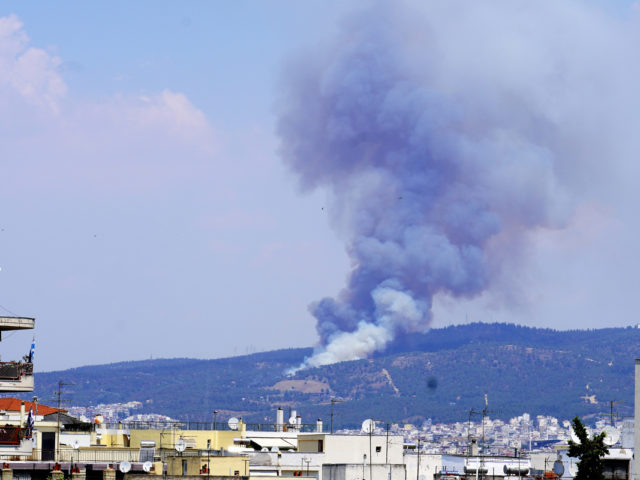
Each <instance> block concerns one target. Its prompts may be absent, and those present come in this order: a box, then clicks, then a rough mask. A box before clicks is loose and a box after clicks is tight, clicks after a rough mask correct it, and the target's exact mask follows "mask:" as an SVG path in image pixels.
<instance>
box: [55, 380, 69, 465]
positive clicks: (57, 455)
mask: <svg viewBox="0 0 640 480" xmlns="http://www.w3.org/2000/svg"><path fill="white" fill-rule="evenodd" d="M69 385H73V383H64V382H63V381H62V380H59V381H58V390H56V391H55V392H54V393H55V394H56V396H57V398H58V402H57V406H58V411H57V412H56V418H57V419H58V434H57V435H56V461H59V460H60V432H61V430H62V429H61V428H60V407H61V405H62V387H66V386H69Z"/></svg>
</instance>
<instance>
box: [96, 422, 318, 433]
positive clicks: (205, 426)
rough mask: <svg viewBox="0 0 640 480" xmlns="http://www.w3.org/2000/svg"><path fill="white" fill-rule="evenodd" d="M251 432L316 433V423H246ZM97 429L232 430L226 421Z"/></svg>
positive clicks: (125, 424)
mask: <svg viewBox="0 0 640 480" xmlns="http://www.w3.org/2000/svg"><path fill="white" fill-rule="evenodd" d="M245 427H246V429H247V430H249V431H262V432H287V431H288V432H315V431H317V425H316V424H315V423H305V424H302V425H296V426H291V425H287V424H283V425H277V424H275V423H245ZM96 428H108V429H125V430H231V428H230V427H229V425H228V424H227V422H226V421H220V422H215V423H214V422H181V421H171V422H168V421H136V422H118V423H103V424H99V425H96Z"/></svg>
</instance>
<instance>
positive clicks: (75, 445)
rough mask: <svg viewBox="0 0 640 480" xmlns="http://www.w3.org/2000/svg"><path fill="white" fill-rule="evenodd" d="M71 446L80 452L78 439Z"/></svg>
mask: <svg viewBox="0 0 640 480" xmlns="http://www.w3.org/2000/svg"><path fill="white" fill-rule="evenodd" d="M71 446H72V447H73V449H74V450H78V449H79V448H80V442H79V441H78V439H75V440H74V441H73V443H72V444H71Z"/></svg>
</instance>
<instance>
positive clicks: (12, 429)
mask: <svg viewBox="0 0 640 480" xmlns="http://www.w3.org/2000/svg"><path fill="white" fill-rule="evenodd" d="M23 438H31V431H30V430H29V429H27V428H20V427H16V426H11V425H7V426H4V427H0V445H20V440H22V439H23Z"/></svg>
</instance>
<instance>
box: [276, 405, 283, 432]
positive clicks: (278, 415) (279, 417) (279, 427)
mask: <svg viewBox="0 0 640 480" xmlns="http://www.w3.org/2000/svg"><path fill="white" fill-rule="evenodd" d="M283 426H284V411H283V410H282V407H278V411H277V412H276V431H278V432H281V431H282V430H283V428H282V427H283Z"/></svg>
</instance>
